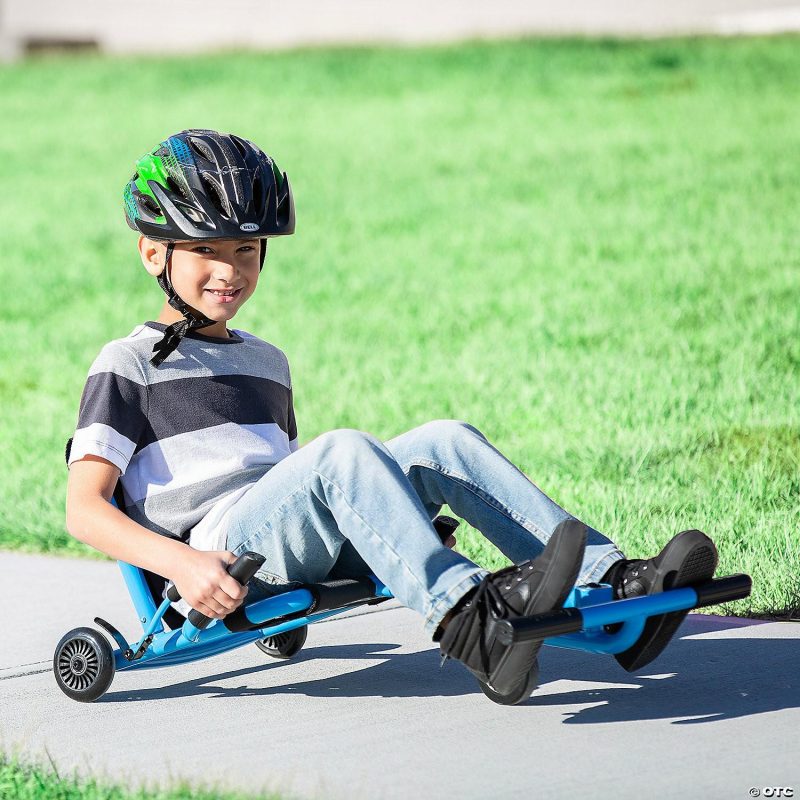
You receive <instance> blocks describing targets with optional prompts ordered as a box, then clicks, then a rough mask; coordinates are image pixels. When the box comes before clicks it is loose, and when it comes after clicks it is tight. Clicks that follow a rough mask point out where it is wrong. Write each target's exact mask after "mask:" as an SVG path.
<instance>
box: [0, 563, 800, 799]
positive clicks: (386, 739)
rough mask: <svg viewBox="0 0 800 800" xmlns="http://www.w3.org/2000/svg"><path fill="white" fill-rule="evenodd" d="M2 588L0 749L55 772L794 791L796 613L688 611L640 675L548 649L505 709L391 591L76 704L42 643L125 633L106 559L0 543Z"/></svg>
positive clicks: (329, 783)
mask: <svg viewBox="0 0 800 800" xmlns="http://www.w3.org/2000/svg"><path fill="white" fill-rule="evenodd" d="M0 586H2V590H3V598H4V603H3V604H4V606H5V607H6V609H7V610H8V611H9V612H11V613H10V614H9V615H8V617H7V621H6V625H5V626H4V627H5V629H6V634H5V636H4V637H3V645H2V648H0V747H2V748H3V749H4V750H5V751H7V752H14V751H15V750H16V751H19V752H21V753H25V754H27V755H34V756H36V757H37V758H41V759H43V760H45V759H46V758H47V756H46V755H45V753H49V755H50V757H51V758H52V759H53V761H54V763H55V764H56V765H57V766H58V768H59V770H60V771H61V772H62V774H64V773H66V774H69V773H70V772H72V771H73V770H77V772H78V773H79V774H82V775H83V774H88V773H92V774H94V775H97V776H101V777H103V776H107V777H108V778H110V779H112V780H115V781H125V782H129V783H133V784H147V783H150V784H154V783H156V782H161V783H163V782H168V781H171V780H174V779H176V778H179V777H186V778H188V779H190V780H193V781H194V782H199V781H200V780H203V781H205V782H206V784H213V783H214V782H216V781H219V782H220V785H221V786H225V787H228V788H242V789H248V790H251V791H257V790H261V789H269V788H272V789H276V790H281V791H282V792H284V793H287V794H290V795H292V796H297V797H302V798H326V800H328V799H330V800H338V799H339V798H341V799H342V800H345V798H346V800H360V799H361V798H364V800H367V798H369V800H374V799H377V800H380V799H381V798H387V799H389V798H402V800H408V798H409V797H423V798H432V797H438V798H448V797H459V798H476V799H477V798H480V799H483V798H489V797H491V798H511V797H523V796H528V797H537V798H549V797H554V798H561V797H575V796H579V795H580V796H587V797H614V798H640V797H642V796H646V797H651V798H654V799H655V798H659V800H660V799H661V798H673V797H674V798H678V797H680V798H686V797H691V798H739V797H741V798H746V797H748V796H750V795H749V794H748V793H749V789H750V788H751V787H757V788H759V789H763V788H764V787H787V786H792V787H793V788H794V790H795V796H798V795H800V762H799V761H798V745H797V731H798V730H800V674H799V673H800V670H798V667H799V666H800V624H796V623H791V622H782V623H777V622H773V623H770V622H759V621H748V620H738V619H732V618H722V617H712V616H704V615H699V614H698V615H690V616H689V618H688V619H687V621H686V622H685V623H684V626H683V628H682V630H681V638H680V639H679V640H676V641H674V642H673V643H672V644H671V646H670V647H669V649H668V650H667V651H665V653H664V654H663V655H662V656H661V657H660V658H659V659H658V660H657V661H656V662H654V663H653V664H652V665H651V666H650V667H648V668H647V669H646V670H645V672H644V674H642V675H636V676H632V675H629V674H627V673H625V672H623V671H622V670H621V669H620V668H619V667H618V666H617V664H616V662H615V661H614V660H613V659H612V658H610V657H607V656H591V655H588V654H583V653H576V652H568V651H562V650H557V649H555V648H545V650H544V651H543V653H542V657H541V662H542V686H541V687H540V688H539V689H538V690H537V691H536V692H535V694H534V696H533V698H532V699H531V700H530V701H529V702H528V703H527V704H526V705H523V706H520V707H512V708H505V707H501V706H497V705H494V704H493V703H491V702H490V701H489V700H487V699H486V698H485V697H484V696H483V695H482V694H481V693H480V692H479V691H478V689H477V686H476V685H475V683H474V681H473V680H472V678H471V676H470V675H469V674H468V673H467V672H466V671H465V670H463V668H462V667H461V666H460V665H459V664H457V663H449V664H448V665H447V666H445V668H444V669H443V670H440V669H439V666H438V657H437V648H436V647H435V646H434V645H433V644H432V643H431V642H430V641H429V640H428V639H427V638H426V637H425V635H424V634H423V632H422V629H421V624H420V620H419V619H418V618H417V616H416V615H415V614H414V613H413V612H411V611H409V610H407V609H404V608H401V607H399V606H398V605H396V604H394V601H392V603H387V604H384V605H383V606H378V607H376V608H375V609H374V610H370V611H364V610H357V611H356V612H354V613H355V614H356V615H355V616H348V617H340V618H336V619H334V620H331V621H328V622H325V623H320V624H317V625H315V626H313V627H312V628H311V629H310V631H309V636H308V642H307V644H306V647H305V649H304V650H303V651H302V654H301V656H300V657H299V660H297V661H292V662H278V661H272V660H270V659H269V658H268V657H266V656H264V655H262V654H261V653H260V651H258V650H257V649H256V648H255V646H253V645H248V646H247V647H244V648H240V649H239V650H235V651H232V652H229V653H226V654H223V655H219V656H215V657H213V658H210V659H207V660H205V661H201V662H198V663H194V664H189V665H185V666H177V667H169V668H165V669H156V670H150V671H142V672H138V673H135V672H134V673H120V674H118V675H117V676H116V678H115V680H114V683H113V684H112V686H111V688H110V690H109V692H108V693H107V694H106V695H105V697H104V698H102V700H100V701H98V702H96V703H94V704H81V703H76V702H73V701H71V700H69V699H68V698H66V697H65V696H64V695H63V694H62V693H61V692H60V691H59V690H58V688H57V687H56V684H55V681H54V680H53V676H52V673H51V672H50V659H51V658H52V652H53V649H54V646H55V644H56V642H57V641H58V639H59V638H60V637H61V635H62V634H64V633H65V632H66V631H67V630H69V629H70V628H73V627H77V626H80V625H86V624H91V621H92V619H93V617H94V616H95V615H97V614H100V615H101V616H104V617H106V618H107V619H109V620H110V621H111V622H113V623H114V624H116V625H117V626H118V627H119V628H120V629H121V630H122V632H123V633H124V634H125V635H126V636H130V637H131V638H132V637H133V636H134V634H135V633H136V631H137V627H136V620H135V615H134V614H133V611H132V607H131V606H130V603H129V601H128V599H127V594H126V591H125V588H124V584H123V582H122V578H121V576H120V574H119V571H118V569H117V567H116V565H115V564H113V563H108V562H92V561H80V560H73V559H61V558H54V557H34V556H25V555H20V554H13V553H0ZM612 723H613V724H612ZM626 773H633V774H634V775H635V778H626V777H625V775H626ZM642 787H646V789H643V788H642Z"/></svg>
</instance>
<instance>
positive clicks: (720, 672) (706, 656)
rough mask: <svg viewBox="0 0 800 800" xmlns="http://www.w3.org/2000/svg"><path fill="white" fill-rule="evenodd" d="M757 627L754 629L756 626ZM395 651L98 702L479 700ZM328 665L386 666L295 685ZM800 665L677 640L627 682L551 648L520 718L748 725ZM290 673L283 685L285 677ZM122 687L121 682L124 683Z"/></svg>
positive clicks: (738, 645)
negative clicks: (530, 714) (544, 711)
mask: <svg viewBox="0 0 800 800" xmlns="http://www.w3.org/2000/svg"><path fill="white" fill-rule="evenodd" d="M758 624H760V623H758V622H752V625H754V626H755V625H758ZM750 625H751V623H750V622H749V621H748V622H745V621H736V622H735V623H734V624H733V625H725V624H717V627H716V629H717V630H719V629H723V630H724V629H726V628H742V627H749V626H750ZM714 629H715V628H714V623H710V624H709V623H708V622H706V621H703V622H699V623H696V624H691V625H690V624H689V623H687V624H686V625H685V626H684V627H683V628H682V633H683V635H684V636H688V637H692V636H693V635H695V634H697V633H707V632H708V631H710V630H714ZM398 648H399V645H397V644H388V643H378V644H349V645H340V646H327V647H310V648H306V649H304V650H303V651H302V653H301V654H300V655H299V656H298V657H296V658H295V659H293V660H292V661H289V662H287V661H272V660H268V661H266V662H265V663H264V665H263V666H256V667H252V666H251V667H247V668H244V669H239V670H232V671H230V672H225V673H219V674H216V675H209V676H207V677H202V678H196V679H192V680H188V681H182V682H179V683H172V684H170V685H165V686H163V687H161V688H156V689H136V690H133V691H124V690H117V691H111V692H109V693H108V694H106V695H105V696H104V697H103V698H101V699H100V700H98V701H96V702H98V703H114V702H117V703H119V702H137V701H138V702H147V701H154V700H162V699H167V698H176V697H189V696H197V695H203V696H207V697H213V698H228V697H249V696H252V697H262V696H270V695H287V694H291V695H298V696H306V697H325V698H330V697H456V696H462V695H471V694H476V693H478V692H479V691H480V690H479V689H478V687H477V685H476V683H475V679H474V678H473V677H472V676H471V675H470V674H469V673H468V672H467V671H466V669H465V668H464V667H463V666H462V665H460V664H458V663H454V662H448V663H447V664H445V667H444V669H440V668H439V652H438V649H437V648H431V649H429V650H423V651H420V652H417V653H393V652H391V651H393V650H397V649H398ZM321 659H332V660H336V661H347V662H353V661H356V662H357V661H370V662H374V661H376V660H379V661H380V663H378V664H374V663H371V664H370V665H369V666H366V667H359V666H357V665H352V664H345V665H344V666H345V667H350V668H349V669H348V670H347V671H346V672H342V673H339V674H336V675H329V676H326V677H324V678H315V679H311V680H304V679H303V678H302V677H300V678H299V679H298V677H297V675H298V671H302V666H301V665H302V663H303V662H311V661H319V660H321ZM799 663H800V646H799V645H798V641H797V639H789V638H787V639H780V638H744V637H743V636H742V635H741V633H737V635H736V636H735V637H728V638H683V639H678V640H675V641H673V642H672V643H671V644H670V646H669V647H668V648H667V649H666V650H665V651H664V652H663V653H662V654H661V655H660V656H659V657H658V658H657V659H656V660H655V661H654V662H653V663H652V664H650V665H648V666H647V667H645V668H644V669H643V670H641V671H640V674H639V675H635V674H630V673H627V672H625V671H624V670H623V669H622V668H621V667H620V666H619V665H618V664H617V663H616V661H615V660H614V658H613V657H612V656H607V655H592V654H589V653H585V652H579V651H570V650H563V649H559V648H555V647H547V648H544V649H543V651H542V653H541V654H540V664H541V676H540V680H541V685H542V689H540V690H539V693H536V692H535V693H534V695H533V696H532V697H531V699H530V700H529V701H528V702H527V703H526V704H524V705H523V706H522V708H537V707H546V706H570V705H575V706H582V708H579V709H577V710H576V711H574V712H568V713H567V714H566V716H565V719H564V722H565V723H567V724H596V723H607V722H620V721H632V720H639V721H641V720H656V719H665V720H667V719H668V720H671V721H672V723H673V724H698V723H702V722H713V721H716V720H723V719H732V718H736V717H745V716H749V715H753V714H762V713H766V712H769V711H776V710H780V709H785V708H795V707H800V678H799V677H798V676H799V675H800V670H798V665H799ZM298 667H299V670H298ZM179 670H180V667H175V668H174V671H173V674H176V673H178V671H179ZM170 671H171V670H164V671H163V672H162V674H163V675H164V679H165V680H169V679H170V677H171V676H170V674H169V672H170ZM276 671H277V672H276ZM284 671H285V678H284V677H283V676H282V674H281V673H284ZM159 672H161V671H160V670H159ZM266 672H269V673H274V674H271V675H270V677H269V679H268V680H269V683H270V684H277V685H269V686H264V685H263V681H262V679H261V678H260V677H259V676H260V675H261V673H266ZM315 672H316V670H315ZM237 678H247V684H246V685H240V686H236V687H231V686H223V685H221V684H222V682H229V681H231V680H235V679H237ZM118 679H121V680H124V679H125V676H124V674H122V675H120V676H119V677H118ZM557 681H580V682H586V683H589V684H594V685H593V686H587V687H585V688H584V687H581V688H577V689H576V688H575V687H574V686H570V687H565V691H563V692H559V691H553V690H554V689H557V688H558V687H557V686H555V685H553V684H554V682H557ZM259 684H261V685H259ZM597 684H601V686H597ZM609 684H612V685H611V686H609ZM614 684H616V685H614ZM548 687H550V688H549V689H548ZM543 691H546V692H547V693H543ZM486 702H487V703H489V702H490V701H489V700H488V699H487V700H486Z"/></svg>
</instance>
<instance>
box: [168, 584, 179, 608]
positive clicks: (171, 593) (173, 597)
mask: <svg viewBox="0 0 800 800" xmlns="http://www.w3.org/2000/svg"><path fill="white" fill-rule="evenodd" d="M166 595H167V600H169V601H170V603H177V602H178V600H180V599H181V593H180V592H179V591H178V587H177V586H176V585H175V584H174V583H173V582H172V581H170V582H169V585H168V586H167V591H166Z"/></svg>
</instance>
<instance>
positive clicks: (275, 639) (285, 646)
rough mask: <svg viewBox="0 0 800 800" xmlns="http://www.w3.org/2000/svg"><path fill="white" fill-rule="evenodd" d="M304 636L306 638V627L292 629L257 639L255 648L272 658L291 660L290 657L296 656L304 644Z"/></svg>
mask: <svg viewBox="0 0 800 800" xmlns="http://www.w3.org/2000/svg"><path fill="white" fill-rule="evenodd" d="M306 636H308V626H307V625H303V626H302V627H301V628H293V629H292V630H290V631H283V632H282V633H273V634H272V636H266V637H265V638H263V639H259V640H258V641H257V642H256V647H257V648H258V649H259V650H261V652H262V653H266V654H267V655H268V656H272V657H273V658H292V656H296V655H297V654H298V653H299V652H300V650H301V649H302V647H303V645H304V644H305V643H306Z"/></svg>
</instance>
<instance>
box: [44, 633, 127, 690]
mask: <svg viewBox="0 0 800 800" xmlns="http://www.w3.org/2000/svg"><path fill="white" fill-rule="evenodd" d="M114 672H115V667H114V651H113V650H112V649H111V645H110V644H109V643H108V640H107V639H106V638H105V637H104V636H103V635H102V634H100V633H98V632H97V631H96V630H94V629H93V628H75V630H72V631H70V632H69V633H68V634H66V635H65V636H63V637H62V639H61V641H60V642H59V643H58V644H57V645H56V651H55V654H54V655H53V674H54V675H55V678H56V683H57V684H58V686H59V688H60V689H61V691H62V692H64V694H65V695H67V697H71V698H72V699H73V700H77V701H79V702H81V703H91V702H92V701H93V700H97V698H98V697H102V695H104V694H105V693H106V690H107V689H108V687H109V686H111V681H113V680H114Z"/></svg>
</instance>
